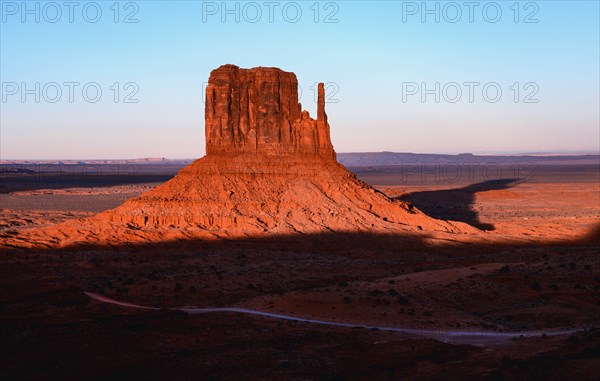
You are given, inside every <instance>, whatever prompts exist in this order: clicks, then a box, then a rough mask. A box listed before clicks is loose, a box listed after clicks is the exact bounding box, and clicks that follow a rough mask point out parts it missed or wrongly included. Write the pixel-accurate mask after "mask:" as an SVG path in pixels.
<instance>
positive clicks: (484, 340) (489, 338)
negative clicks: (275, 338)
mask: <svg viewBox="0 0 600 381" xmlns="http://www.w3.org/2000/svg"><path fill="white" fill-rule="evenodd" d="M84 293H85V294H86V295H87V296H88V297H89V298H91V299H94V300H96V301H99V302H103V303H108V304H113V305H117V306H121V307H127V308H138V309H145V310H160V309H161V308H158V307H148V306H141V305H138V304H133V303H127V302H122V301H118V300H114V299H111V298H108V297H106V296H103V295H99V294H95V293H92V292H84ZM170 310H174V311H182V312H185V313H187V314H190V315H197V314H207V313H218V312H233V313H240V314H248V315H255V316H264V317H268V318H272V319H280V320H288V321H296V322H302V323H309V324H319V325H327V326H333V327H345V328H363V329H371V330H379V331H392V332H398V333H403V334H406V335H416V336H422V337H427V338H431V339H434V340H438V341H442V342H445V343H450V344H471V345H478V346H491V345H504V344H507V343H509V342H510V340H511V339H516V338H523V337H541V336H544V335H545V336H558V335H569V334H572V333H575V332H581V331H585V330H586V328H571V329H560V330H556V329H552V330H543V331H524V332H495V331H478V330H432V329H415V328H403V327H383V326H373V325H366V324H358V323H340V322H334V321H326V320H318V319H307V318H302V317H296V316H290V315H282V314H274V313H270V312H264V311H258V310H252V309H248V308H238V307H222V308H188V307H181V308H170Z"/></svg>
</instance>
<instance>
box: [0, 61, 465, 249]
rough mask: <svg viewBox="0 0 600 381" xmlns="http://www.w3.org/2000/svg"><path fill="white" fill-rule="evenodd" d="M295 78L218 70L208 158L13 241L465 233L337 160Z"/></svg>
mask: <svg viewBox="0 0 600 381" xmlns="http://www.w3.org/2000/svg"><path fill="white" fill-rule="evenodd" d="M297 94H298V92H297V80H296V76H295V75H294V74H293V73H287V72H284V71H282V70H279V69H275V68H254V69H240V68H238V67H237V66H233V65H225V66H221V67H220V68H218V69H216V70H214V71H213V72H212V73H211V75H210V79H209V84H208V87H207V89H206V151H207V155H206V156H205V157H203V158H201V159H198V160H196V161H195V162H194V163H192V164H190V165H189V166H188V167H186V168H184V169H183V170H181V171H180V172H179V174H177V176H175V177H174V178H173V179H171V180H169V181H168V182H166V183H164V184H162V185H160V186H158V187H156V188H155V189H152V190H150V191H148V192H146V193H144V194H143V195H141V196H140V197H137V198H134V199H130V200H127V201H126V202H125V203H123V204H122V205H121V206H119V207H117V208H116V209H113V210H109V211H106V212H103V213H100V214H98V215H96V216H93V217H89V218H86V219H80V220H72V221H67V222H65V223H62V224H59V225H56V226H51V227H47V228H40V229H30V230H28V231H22V232H20V233H19V234H18V235H17V236H14V237H8V238H7V237H4V238H1V239H2V241H1V242H2V243H3V244H4V245H8V246H27V247H31V246H34V247H39V246H43V247H56V246H69V245H77V244H116V243H120V244H122V243H131V242H155V241H165V240H179V239H199V238H200V239H212V238H215V237H217V238H225V237H227V238H236V237H260V236H262V235H266V234H297V233H322V232H327V233H331V232H375V233H390V234H397V233H401V234H406V233H411V234H421V233H422V232H421V231H422V230H424V231H426V232H427V231H442V232H447V233H460V232H469V231H471V232H472V231H474V229H473V228H470V227H469V226H468V225H465V224H461V223H453V222H447V221H440V220H436V219H433V218H430V217H428V216H426V215H425V214H423V213H421V212H420V211H418V210H417V209H416V208H411V207H409V205H407V204H406V203H404V202H402V201H398V200H392V199H390V198H389V197H387V196H386V195H384V194H383V193H381V192H378V191H376V190H375V189H373V188H372V187H370V186H368V185H366V184H364V183H363V182H361V181H359V180H358V179H356V177H355V176H354V174H352V173H350V172H349V171H347V170H346V169H345V168H344V167H343V166H342V165H340V164H338V163H337V161H336V160H335V152H334V150H333V146H332V145H331V141H330V137H329V124H328V122H327V115H326V113H325V101H324V99H325V92H324V88H323V85H322V84H320V85H319V88H318V107H317V110H318V111H317V119H316V120H315V119H313V118H311V117H310V116H309V115H308V112H306V111H302V110H301V107H300V104H299V103H298V95H297Z"/></svg>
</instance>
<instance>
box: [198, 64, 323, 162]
mask: <svg viewBox="0 0 600 381" xmlns="http://www.w3.org/2000/svg"><path fill="white" fill-rule="evenodd" d="M205 118H206V153H207V155H240V154H252V155H261V156H278V157H281V156H319V157H322V158H328V159H335V152H334V151H333V146H332V145H331V140H330V137H329V124H328V123H327V115H326V114H325V91H324V87H323V84H322V83H320V84H319V89H318V113H317V119H316V120H315V119H313V118H311V117H310V115H309V114H308V112H307V111H302V107H301V105H300V103H299V102H298V80H297V79H296V75H295V74H294V73H290V72H285V71H283V70H280V69H277V68H263V67H260V68H253V69H240V68H239V67H237V66H234V65H224V66H221V67H219V68H218V69H216V70H213V71H212V72H211V74H210V78H209V80H208V86H207V87H206V105H205Z"/></svg>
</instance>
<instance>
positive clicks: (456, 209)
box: [399, 179, 520, 230]
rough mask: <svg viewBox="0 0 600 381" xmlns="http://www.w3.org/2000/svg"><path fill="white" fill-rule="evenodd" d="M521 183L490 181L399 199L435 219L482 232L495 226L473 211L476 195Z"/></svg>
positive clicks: (507, 180)
mask: <svg viewBox="0 0 600 381" xmlns="http://www.w3.org/2000/svg"><path fill="white" fill-rule="evenodd" d="M519 182H520V180H519V179H499V180H488V181H483V182H480V183H476V184H471V185H468V186H466V187H463V188H456V189H444V190H438V191H425V192H414V193H409V194H406V195H403V196H401V197H399V199H400V200H402V201H406V202H409V203H411V204H412V205H414V206H416V207H417V208H419V209H420V210H422V211H423V212H425V213H426V214H428V215H430V216H431V217H434V218H438V219H442V220H453V221H461V222H465V223H467V224H469V225H471V226H473V227H476V228H478V229H481V230H494V229H495V227H494V225H493V224H491V223H487V222H482V221H481V220H480V219H479V215H478V213H477V212H476V211H475V210H473V205H474V203H475V194H476V193H478V192H485V191H490V190H501V189H508V188H511V187H514V186H516V185H517V184H518V183H519Z"/></svg>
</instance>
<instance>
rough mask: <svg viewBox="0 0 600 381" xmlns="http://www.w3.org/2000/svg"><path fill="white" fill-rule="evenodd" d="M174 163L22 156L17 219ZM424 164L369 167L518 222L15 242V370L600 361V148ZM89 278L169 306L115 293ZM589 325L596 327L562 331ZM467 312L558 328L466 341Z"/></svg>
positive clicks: (373, 373)
mask: <svg viewBox="0 0 600 381" xmlns="http://www.w3.org/2000/svg"><path fill="white" fill-rule="evenodd" d="M160 168H162V169H164V168H166V167H160ZM162 169H161V171H160V172H159V173H157V174H153V173H152V170H149V169H147V168H146V169H145V170H144V171H142V172H143V174H140V175H137V174H136V173H130V174H128V175H127V176H122V177H121V178H118V179H114V178H113V179H109V180H106V178H104V180H102V181H99V182H98V181H97V178H90V177H80V178H77V179H73V178H71V179H65V178H64V176H62V175H47V176H50V177H44V176H41V177H40V176H38V177H40V178H43V179H44V180H39V179H33V178H32V177H21V178H19V177H18V175H16V174H12V175H11V176H13V177H11V179H10V181H8V180H7V181H3V186H4V189H5V193H4V194H2V195H0V201H1V208H2V211H1V216H0V217H1V218H2V222H1V224H2V225H1V226H0V229H2V231H3V232H7V231H8V232H10V231H11V230H15V229H24V228H28V227H34V226H41V225H48V224H54V223H57V222H60V221H64V220H65V219H69V218H74V217H79V216H85V215H90V214H92V213H94V212H97V211H100V210H104V209H107V208H111V207H114V206H116V205H118V204H119V203H120V202H121V201H122V200H123V199H126V198H129V197H132V196H135V195H138V194H140V193H141V192H143V191H144V190H146V189H148V188H149V187H152V186H154V185H155V184H156V183H158V182H160V181H164V179H165V178H168V177H169V176H171V175H172V173H174V172H175V171H176V169H170V170H169V171H171V172H172V173H171V172H169V171H162ZM404 170H406V168H404ZM410 170H411V174H410V176H408V177H406V176H404V175H406V172H405V173H404V174H403V173H402V171H401V170H399V169H398V168H397V167H396V168H394V167H393V166H392V167H390V166H386V167H369V168H355V172H357V173H358V174H359V177H360V178H361V179H363V180H364V181H366V182H369V183H371V184H373V185H375V186H377V187H378V188H379V189H381V190H382V191H384V192H385V193H387V194H388V195H392V196H396V197H400V198H402V199H404V200H407V201H410V202H412V203H413V205H415V206H416V207H417V208H419V209H422V210H424V211H426V212H427V213H429V214H430V215H433V216H435V217H438V218H445V219H454V220H458V221H462V222H465V223H468V224H470V225H472V226H475V227H477V228H479V229H482V230H485V231H487V232H488V233H486V234H489V235H490V237H500V238H501V239H500V238H499V239H495V240H489V241H481V242H476V241H475V242H461V241H453V242H438V241H436V242H432V241H429V240H428V239H427V238H426V237H425V238H424V237H423V236H418V237H417V236H382V235H374V234H373V235H369V234H360V235H357V234H339V233H338V234H321V235H312V236H311V235H302V236H299V235H298V236H274V237H270V238H268V239H266V238H263V239H260V240H258V239H257V240H250V239H246V240H234V241H220V242H215V241H213V242H203V241H198V242H190V241H186V242H165V243H163V244H160V245H152V246H144V245H137V246H134V245H130V246H116V247H89V246H88V247H79V248H70V249H61V250H35V251H16V250H12V249H10V248H5V249H3V252H2V253H1V257H0V259H1V266H0V289H1V290H2V291H1V293H0V310H1V314H0V323H1V328H0V353H1V356H0V379H2V380H80V379H92V380H107V379H131V380H133V379H135V380H220V379H228V380H263V379H264V380H397V379H436V380H437V379H492V380H501V379H523V380H532V379H547V380H564V379H576V380H588V379H599V377H598V374H600V330H599V329H598V328H599V327H600V258H599V256H598V252H599V245H600V240H599V231H600V230H599V228H598V225H599V222H600V221H599V218H598V217H599V209H600V200H599V197H600V195H599V192H598V191H599V183H598V169H597V166H594V165H591V166H590V165H578V166H575V167H573V166H570V167H565V166H558V167H551V166H546V167H544V168H542V169H540V170H538V171H536V172H535V174H532V172H531V171H530V170H527V171H528V172H525V174H523V172H519V173H517V176H514V174H515V173H514V172H512V173H511V175H508V173H510V172H504V173H503V175H502V176H495V177H489V176H488V177H485V176H480V177H478V178H468V177H460V178H456V179H455V178H449V177H445V178H444V177H439V179H438V180H436V178H426V179H425V180H423V178H419V177H418V176H415V175H414V173H413V172H414V168H411V169H410ZM507 171H509V169H507ZM169 173H171V174H169ZM519 175H520V176H519ZM22 176H30V174H24V175H22ZM52 176H54V177H52ZM153 176H158V177H153ZM161 176H162V177H161ZM23 179H25V181H24V180H23ZM48 179H50V180H48ZM444 179H445V180H444ZM5 180H6V179H5ZM94 181H95V182H94ZM19 184H21V185H20V186H19ZM23 184H27V186H24V185H23ZM86 291H88V292H94V293H98V294H101V295H105V296H108V297H110V298H112V299H115V300H120V301H125V302H129V303H135V304H139V305H144V306H154V307H161V308H162V309H158V310H146V309H139V308H130V307H123V306H116V305H111V304H105V303H101V302H98V301H95V300H92V299H90V298H89V297H87V296H86V294H84V292H86ZM184 306H194V307H230V306H237V307H244V308H252V309H256V310H261V311H266V312H271V313H278V314H286V315H291V316H298V317H304V318H312V319H320V320H326V321H335V322H343V323H356V324H365V325H371V326H392V327H407V328H420V329H428V330H439V331H440V337H439V339H440V340H435V339H433V338H428V337H422V336H419V335H414V334H406V333H400V332H386V331H381V330H375V329H364V328H344V327H331V326H321V325H314V324H308V323H302V322H292V321H283V320H276V319H272V318H267V317H260V316H248V315H240V314H236V313H227V312H223V313H211V314H199V315H187V314H185V313H183V312H180V311H172V310H169V308H173V307H184ZM571 328H573V329H577V330H579V332H576V333H572V334H565V335H557V336H554V335H551V334H550V333H551V332H552V331H553V330H556V329H571ZM455 330H463V331H464V330H467V331H469V330H470V331H473V332H474V333H475V332H521V331H522V332H529V331H538V330H540V331H542V332H544V331H547V332H548V333H549V334H548V335H539V336H537V337H523V338H515V339H509V340H485V341H483V342H482V341H481V340H479V339H477V338H476V337H475V336H474V337H473V340H472V341H469V340H468V339H467V340H466V341H465V340H463V342H460V343H458V342H456V341H452V340H447V336H445V335H444V334H443V333H444V332H450V331H455Z"/></svg>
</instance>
